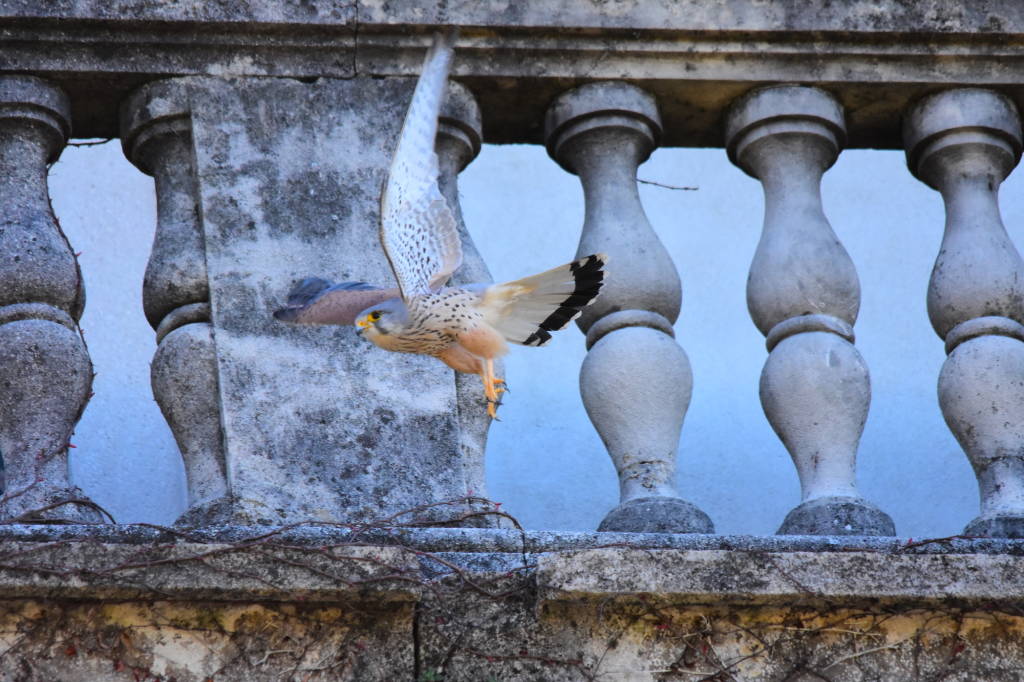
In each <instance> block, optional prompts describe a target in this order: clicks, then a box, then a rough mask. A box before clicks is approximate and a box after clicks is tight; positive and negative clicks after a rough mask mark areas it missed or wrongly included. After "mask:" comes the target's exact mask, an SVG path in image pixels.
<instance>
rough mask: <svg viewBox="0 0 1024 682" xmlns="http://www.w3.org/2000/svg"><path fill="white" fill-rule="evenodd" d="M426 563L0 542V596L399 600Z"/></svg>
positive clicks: (361, 553) (369, 552)
mask: <svg viewBox="0 0 1024 682" xmlns="http://www.w3.org/2000/svg"><path fill="white" fill-rule="evenodd" d="M419 576H420V570H419V563H418V561H417V559H416V556H415V554H413V553H412V552H409V551H407V550H403V549H401V548H397V547H360V546H345V547H331V548H314V547H296V546H289V545H286V544H283V543H276V544H269V543H266V544H264V543H258V542H253V543H238V544H226V543H203V544H199V543H191V542H179V543H172V544H163V543H143V544H139V543H132V544H122V543H104V542H98V541H95V540H70V539H63V540H56V541H53V542H12V541H3V542H0V599H13V598H18V599H21V598H46V599H86V600H129V599H170V600H191V601H195V600H212V601H289V602H305V601H308V602H318V603H336V602H373V603H375V604H388V603H401V602H410V601H416V600H418V599H419V592H420V589H421V580H420V577H419Z"/></svg>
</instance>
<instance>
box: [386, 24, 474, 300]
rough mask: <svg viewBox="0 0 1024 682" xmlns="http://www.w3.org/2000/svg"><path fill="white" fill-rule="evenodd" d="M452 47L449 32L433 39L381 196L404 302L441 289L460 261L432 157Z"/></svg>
mask: <svg viewBox="0 0 1024 682" xmlns="http://www.w3.org/2000/svg"><path fill="white" fill-rule="evenodd" d="M454 43H455V32H454V31H450V32H448V33H446V34H444V35H442V34H436V35H435V36H434V43H433V45H431V47H430V51H429V52H428V53H427V58H426V59H425V60H424V63H423V72H422V73H421V74H420V79H419V81H418V82H417V83H416V90H415V92H414V93H413V96H412V103H411V104H410V105H409V111H408V112H407V113H406V115H405V123H403V124H402V133H401V135H399V138H398V146H397V147H396V149H395V157H394V160H392V162H391V170H390V172H389V173H388V180H387V184H386V185H385V187H384V194H383V196H382V197H381V223H380V242H381V244H382V245H383V247H384V253H386V254H387V257H388V262H389V263H390V264H391V269H392V270H393V271H394V273H395V279H396V280H398V287H399V288H400V289H401V291H402V298H403V299H405V300H406V301H409V299H411V298H413V297H415V296H419V295H423V294H428V293H430V292H431V291H432V290H434V289H436V288H438V287H440V286H441V285H443V284H444V283H445V282H446V281H447V280H448V277H450V276H451V274H452V273H453V272H454V271H455V269H456V268H458V267H459V264H460V263H461V262H462V245H461V243H460V242H459V231H458V226H457V224H456V222H455V215H454V214H453V213H452V210H451V207H449V206H448V203H447V202H446V201H445V199H444V197H443V196H442V195H441V189H440V188H439V187H438V185H437V175H438V167H437V154H435V153H434V139H435V138H436V137H437V116H438V114H439V112H440V111H441V101H442V99H443V98H444V94H445V90H446V88H447V85H448V71H449V69H450V68H451V63H452V56H453V54H454V51H453V45H454Z"/></svg>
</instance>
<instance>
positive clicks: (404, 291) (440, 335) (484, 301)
mask: <svg viewBox="0 0 1024 682" xmlns="http://www.w3.org/2000/svg"><path fill="white" fill-rule="evenodd" d="M454 42H455V32H454V31H449V32H447V33H443V34H436V35H435V36H434V42H433V44H432V46H431V48H430V50H429V51H428V52H427V56H426V59H425V60H424V64H423V71H422V73H421V74H420V77H419V81H418V82H417V83H416V90H415V91H414V93H413V97H412V103H411V104H410V105H409V110H408V112H407V113H406V116H405V122H404V123H403V125H402V132H401V134H400V135H399V139H398V145H397V147H396V149H395V155H394V159H393V160H392V162H391V169H390V171H389V173H388V179H387V183H386V184H385V186H384V192H383V196H382V197H381V222H380V242H381V245H382V246H383V248H384V253H385V254H386V256H387V259H388V263H389V264H390V265H391V270H392V271H393V272H394V275H395V279H396V280H397V282H398V288H397V289H395V288H391V289H386V288H382V287H376V286H373V285H370V284H367V283H365V282H342V283H340V284H332V283H331V282H328V281H327V280H324V279H320V278H315V277H310V278H307V279H304V280H302V281H301V282H299V283H298V284H297V285H296V286H295V288H294V289H293V290H292V291H291V292H290V293H289V295H288V300H287V304H286V306H285V307H284V308H281V309H280V310H277V311H275V312H274V317H275V318H277V319H278V320H281V321H284V322H295V323H299V324H338V325H347V324H355V326H356V327H357V330H358V332H359V333H360V334H361V335H362V337H363V338H365V339H367V340H369V341H371V342H372V343H374V344H375V345H377V346H379V347H380V348H383V349H385V350H390V351H398V352H403V353H421V354H424V355H431V356H433V357H436V358H437V359H439V360H441V361H442V362H444V363H445V364H446V365H448V366H449V367H451V368H452V369H454V370H456V371H458V372H467V373H470V374H479V375H480V377H481V379H482V381H483V385H484V395H485V397H486V399H487V413H488V414H489V415H490V416H491V417H492V418H496V417H497V406H498V404H499V395H500V394H501V393H502V392H504V389H505V382H504V380H503V379H500V378H498V377H496V376H495V375H494V360H495V359H496V358H498V357H501V356H502V355H504V354H505V353H507V352H508V343H515V344H520V345H524V346H543V345H544V344H546V343H547V342H548V341H549V340H550V339H551V332H553V331H557V330H559V329H563V328H565V326H566V325H568V324H569V322H571V321H572V320H574V319H575V318H576V317H578V316H579V314H580V311H581V310H582V309H583V308H584V307H585V306H587V305H589V304H590V303H592V302H593V301H594V299H595V298H596V297H597V295H598V292H599V291H600V290H601V286H602V284H603V283H604V266H605V263H606V262H607V260H608V259H607V257H606V256H604V255H603V254H595V255H591V256H587V257H585V258H581V259H579V260H576V261H574V262H572V263H567V264H565V265H561V266H559V267H557V268H553V269H551V270H548V271H547V272H542V273H540V274H539V275H533V276H531V277H525V278H523V279H519V280H516V281H514V282H506V283H505V284H468V285H464V286H458V287H447V286H445V284H446V283H447V281H448V278H449V277H450V276H451V274H452V273H453V272H455V270H456V269H457V268H458V267H459V265H460V264H461V262H462V244H461V242H460V240H459V233H458V227H457V223H456V218H455V214H454V213H453V211H452V209H451V207H450V206H449V205H448V203H447V202H446V201H445V198H444V196H442V194H441V190H440V188H439V186H438V163H437V155H436V153H435V152H434V140H435V137H436V136H437V119H438V114H439V113H440V111H441V102H442V100H443V99H444V95H445V91H446V89H447V85H448V71H449V69H450V68H451V63H452V58H453V56H454Z"/></svg>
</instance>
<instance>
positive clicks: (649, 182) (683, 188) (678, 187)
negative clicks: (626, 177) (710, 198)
mask: <svg viewBox="0 0 1024 682" xmlns="http://www.w3.org/2000/svg"><path fill="white" fill-rule="evenodd" d="M636 181H637V182H639V183H642V184H644V185H654V186H655V187H662V188H664V189H675V190H680V191H683V192H696V191H697V190H699V189H700V187H686V186H681V185H666V184H665V183H663V182H655V181H654V180H644V179H643V178H637V179H636Z"/></svg>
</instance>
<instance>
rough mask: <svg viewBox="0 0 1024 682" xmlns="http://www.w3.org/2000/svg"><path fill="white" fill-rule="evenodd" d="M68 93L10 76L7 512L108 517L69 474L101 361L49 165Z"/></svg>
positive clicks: (3, 150)
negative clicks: (93, 352)
mask: <svg viewBox="0 0 1024 682" xmlns="http://www.w3.org/2000/svg"><path fill="white" fill-rule="evenodd" d="M68 106H69V105H68V99H67V96H66V95H65V94H64V93H63V92H62V91H61V90H60V89H59V88H57V87H56V86H54V85H53V84H52V83H49V82H46V81H43V80H41V79H39V78H33V77H31V76H0V457H2V458H3V465H4V482H3V484H4V488H3V491H2V495H3V496H2V497H0V518H6V519H12V518H22V519H25V520H29V519H33V520H35V519H48V520H69V521H76V522H82V521H85V522H88V521H95V522H98V521H101V520H102V518H103V517H102V516H101V514H100V513H99V512H98V511H97V510H96V508H95V505H93V504H92V502H90V501H89V500H88V499H87V498H86V497H85V495H84V493H82V491H81V490H79V489H78V488H76V487H75V486H73V485H71V482H70V478H69V475H68V443H69V439H70V438H71V432H72V430H73V429H74V427H75V423H76V422H77V421H78V419H79V417H80V416H81V415H82V410H83V409H85V404H86V402H88V400H89V395H90V387H91V386H92V363H91V362H90V360H89V353H88V351H87V350H86V348H85V342H84V341H83V339H82V337H81V331H80V330H79V328H78V324H77V320H78V318H80V317H81V315H82V308H83V307H84V306H85V288H84V287H83V286H82V273H81V271H80V270H79V269H78V261H77V258H76V257H75V255H74V253H73V252H72V250H71V245H70V244H69V243H68V240H67V237H65V236H64V233H63V232H62V231H61V229H60V225H59V224H58V223H57V219H56V217H55V216H54V214H53V209H52V208H51V206H50V198H49V191H48V189H47V184H46V180H47V179H46V172H47V164H48V163H52V162H53V161H55V160H56V159H57V157H58V156H60V152H61V150H62V149H63V147H64V143H65V142H66V141H67V136H68V135H69V134H70V131H69V128H68V126H69V123H70V113H69V111H68Z"/></svg>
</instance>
